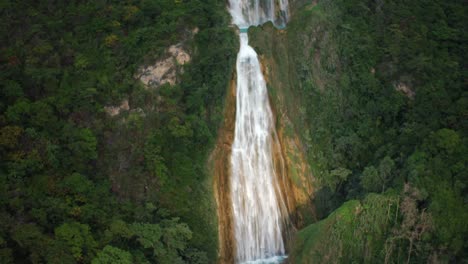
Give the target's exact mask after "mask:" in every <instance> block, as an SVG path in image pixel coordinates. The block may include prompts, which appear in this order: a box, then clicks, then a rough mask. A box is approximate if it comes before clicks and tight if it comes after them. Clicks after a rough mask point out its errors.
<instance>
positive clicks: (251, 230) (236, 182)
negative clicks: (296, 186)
mask: <svg viewBox="0 0 468 264" xmlns="http://www.w3.org/2000/svg"><path fill="white" fill-rule="evenodd" d="M229 3H230V13H231V15H232V17H233V22H234V23H235V24H236V25H237V26H238V27H239V28H240V32H241V33H240V50H239V53H238V55H237V65H236V67H237V97H236V98H237V101H236V123H235V136H234V142H233V146H232V156H231V165H232V174H231V182H230V183H231V199H232V208H233V218H234V219H233V222H234V238H235V246H236V254H235V256H236V257H235V258H236V262H237V263H280V262H281V261H282V259H284V254H285V250H284V242H283V237H282V231H283V230H282V229H283V223H284V218H285V217H287V216H285V215H284V214H285V213H284V209H283V210H282V208H285V205H284V202H283V198H282V195H281V191H280V189H279V186H278V183H277V176H276V171H275V166H274V161H273V151H272V149H273V146H275V145H279V144H278V139H277V137H276V134H275V130H274V129H275V128H274V122H273V115H272V112H271V109H270V105H269V102H268V94H267V89H266V84H265V80H264V77H263V75H262V72H261V69H260V63H259V61H258V58H257V54H256V52H255V51H254V49H253V48H252V47H250V46H249V44H248V35H247V33H246V31H247V30H246V29H247V28H248V27H249V26H252V25H260V24H262V23H265V22H267V21H273V22H274V23H275V25H277V26H284V25H285V23H286V20H287V12H288V2H287V1H286V0H278V1H274V0H230V1H229ZM278 8H279V10H277V9H278Z"/></svg>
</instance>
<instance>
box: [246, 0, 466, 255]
mask: <svg viewBox="0 0 468 264" xmlns="http://www.w3.org/2000/svg"><path fill="white" fill-rule="evenodd" d="M312 2H313V1H298V2H297V3H296V5H297V6H298V7H297V8H296V9H295V10H293V12H294V15H293V17H292V20H291V21H290V23H289V24H288V27H287V29H286V30H285V31H278V30H276V29H274V28H273V27H272V26H271V25H265V26H263V27H259V28H256V29H254V30H251V32H250V33H251V35H252V36H251V43H252V45H253V46H254V47H255V48H256V50H257V51H258V52H259V54H260V56H263V57H264V59H265V60H266V61H267V62H268V63H271V64H272V65H273V66H271V67H270V68H269V69H267V71H268V70H270V71H271V73H270V75H271V76H279V77H277V79H280V80H276V79H275V80H273V81H270V83H269V85H270V88H271V92H272V97H273V98H278V97H279V99H274V100H276V101H275V103H278V104H283V105H285V108H286V109H287V112H284V114H286V115H288V116H289V117H290V118H291V120H292V124H293V125H292V127H291V129H294V130H295V131H296V133H297V134H299V135H301V137H302V142H303V144H304V148H305V151H306V152H307V154H308V157H309V163H310V165H311V166H312V170H313V174H314V177H315V178H316V180H317V182H316V184H318V185H317V186H315V187H317V188H318V190H316V192H315V196H314V197H313V198H314V201H313V203H314V204H315V207H316V210H317V215H318V217H319V219H323V218H325V217H327V216H328V218H326V219H327V220H324V222H319V223H317V224H314V225H313V226H311V227H309V228H307V229H305V230H304V231H301V232H300V233H299V235H298V246H297V250H295V251H293V252H294V253H293V255H297V256H298V258H297V260H298V261H299V262H300V261H302V263H308V262H307V261H308V260H310V259H312V260H313V261H314V262H315V261H317V262H318V263H327V262H340V263H352V262H353V261H354V262H357V263H363V262H368V263H382V262H385V261H387V262H410V263H411V262H414V263H420V262H426V261H433V262H437V261H441V262H449V261H460V260H462V259H466V258H467V257H468V256H467V255H466V254H467V252H468V243H467V242H466V241H467V240H466V237H468V224H467V222H466V220H465V219H467V217H468V205H467V197H468V196H467V195H468V189H467V187H468V186H467V185H466V183H467V182H468V174H467V173H466V171H467V168H466V164H468V148H467V145H468V144H467V140H468V137H467V123H466V109H467V108H468V101H467V94H466V79H467V72H466V66H467V65H466V61H467V59H468V58H467V49H468V45H467V44H466V43H468V42H467V41H468V35H467V32H468V31H467V24H466V23H465V22H464V21H466V18H467V6H466V4H464V3H463V1H425V0H417V1H399V0H384V1H365V0H351V1H348V0H347V1H327V0H323V1H318V3H316V1H315V3H312ZM268 63H267V64H268ZM266 67H269V66H266ZM273 78H275V77H273ZM278 95H279V96H278ZM277 108H279V107H277ZM405 186H406V187H405ZM405 188H406V189H405ZM408 190H412V191H411V193H414V195H413V196H411V197H413V198H412V199H414V200H415V201H416V202H415V203H414V206H415V208H413V207H411V206H410V205H405V197H407V196H408V195H409V194H407V193H408V192H410V191H408ZM375 193H377V194H378V195H376V194H375ZM370 199H371V200H376V199H377V200H379V203H378V204H380V203H381V204H383V205H382V206H380V205H379V206H377V205H376V204H374V203H373V202H372V203H371V202H370ZM347 200H360V201H361V202H359V204H360V206H361V207H362V208H363V209H362V210H359V211H358V212H355V213H353V214H349V215H350V216H349V219H352V221H350V222H349V221H348V222H347V221H339V220H336V218H335V216H334V215H340V211H341V210H346V208H347V207H349V203H346V204H345V205H343V207H340V205H342V204H343V202H345V201H347ZM409 204H411V203H409ZM338 207H340V209H339V210H338V212H336V213H334V214H332V215H331V216H329V214H330V213H331V212H333V211H334V210H335V209H336V208H338ZM410 207H411V208H410ZM384 208H387V209H388V210H383V209H384ZM380 209H382V210H380ZM405 210H406V211H405ZM387 214H390V215H392V214H396V216H394V217H387ZM370 215H375V216H370ZM423 215H424V216H423ZM422 218H423V219H422ZM332 219H335V220H332ZM421 223H424V224H421ZM420 224H421V225H420ZM423 226H424V228H423ZM405 228H407V229H405ZM398 230H400V233H399V231H398ZM405 230H407V232H406V231H405ZM404 232H406V233H404ZM349 234H354V235H356V236H358V237H361V238H363V239H356V238H353V236H351V235H349ZM310 240H314V241H310ZM326 245H328V246H326ZM339 245H341V246H339ZM324 249H326V250H325V251H323V250H324ZM327 250H329V251H327ZM320 254H322V255H320ZM306 256H307V257H306Z"/></svg>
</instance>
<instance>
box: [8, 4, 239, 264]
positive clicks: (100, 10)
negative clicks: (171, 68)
mask: <svg viewBox="0 0 468 264" xmlns="http://www.w3.org/2000/svg"><path fill="white" fill-rule="evenodd" d="M0 6H1V7H0V13H1V18H0V20H1V24H2V27H1V29H0V35H1V40H2V43H1V44H0V46H1V54H0V60H1V61H0V63H1V65H0V67H1V70H0V79H1V102H0V113H1V114H0V156H1V163H0V188H1V191H0V196H1V197H0V223H1V225H0V262H1V263H13V262H14V263H90V262H92V263H184V262H189V263H207V262H214V260H215V259H216V249H217V230H216V219H215V217H216V211H215V206H214V203H213V198H212V195H211V184H210V182H207V181H209V179H208V178H207V177H206V174H207V173H206V171H205V166H204V163H205V162H206V157H207V155H208V151H209V149H210V147H211V146H212V145H213V141H214V139H215V134H216V133H215V132H216V130H217V127H218V125H219V123H220V121H221V120H222V110H221V109H222V108H223V100H224V99H223V98H224V93H225V91H226V88H227V83H228V80H229V79H230V75H231V72H232V67H233V65H234V60H235V56H236V49H237V45H238V44H237V39H236V37H235V34H234V32H233V31H232V30H231V29H230V28H229V27H228V24H229V21H230V17H229V16H228V14H227V11H226V10H225V3H224V2H223V1H217V0H203V1H201V0H200V1H199V0H191V1H184V0H180V1H174V0H128V1H117V0H102V1H101V0H99V1H1V4H0ZM194 28H197V29H198V30H199V31H198V33H197V34H196V36H195V37H194V38H193V39H190V40H187V41H185V42H184V43H185V44H184V45H185V46H186V49H188V50H190V51H191V53H192V57H193V59H192V61H191V63H190V64H189V65H186V66H184V72H185V74H184V75H183V76H182V77H181V78H182V79H183V81H182V82H181V84H180V85H174V86H169V85H165V86H163V87H161V88H160V89H157V90H154V89H145V88H144V87H143V85H142V84H141V83H140V81H139V80H137V79H136V78H135V77H134V74H135V72H136V70H137V68H138V66H139V65H142V64H145V63H151V62H154V60H155V59H156V58H158V57H160V56H162V55H163V53H164V51H165V49H166V48H167V47H168V46H170V45H173V44H176V43H178V42H181V41H182V40H184V39H186V35H187V32H191V31H192V30H193V29H194ZM219 43H223V45H219ZM122 99H128V100H129V104H130V108H131V109H130V111H123V113H121V114H120V115H119V116H117V117H110V116H109V115H107V114H106V113H105V111H104V106H108V105H118V104H119V103H120V101H121V100H122Z"/></svg>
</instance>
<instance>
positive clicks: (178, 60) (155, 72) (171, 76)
mask: <svg viewBox="0 0 468 264" xmlns="http://www.w3.org/2000/svg"><path fill="white" fill-rule="evenodd" d="M190 60H191V57H190V55H189V54H188V52H187V51H185V50H184V49H183V47H182V44H180V43H179V44H177V45H172V46H170V47H169V48H168V49H167V57H166V58H164V59H161V60H158V61H156V62H155V63H154V64H152V65H148V66H142V67H140V69H138V72H137V75H136V77H137V78H138V79H140V80H141V82H143V83H144V84H145V86H146V87H147V88H157V87H159V86H161V85H163V84H166V83H168V84H170V85H174V84H176V83H177V81H178V79H177V77H178V73H182V72H183V68H182V67H181V66H182V65H184V64H186V63H188V62H190Z"/></svg>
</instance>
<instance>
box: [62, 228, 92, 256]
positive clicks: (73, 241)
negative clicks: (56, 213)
mask: <svg viewBox="0 0 468 264" xmlns="http://www.w3.org/2000/svg"><path fill="white" fill-rule="evenodd" d="M55 237H56V239H58V240H60V241H63V242H64V243H65V244H66V245H67V246H68V248H69V249H70V251H71V253H72V255H73V257H74V258H75V259H76V260H77V261H82V260H84V259H89V258H90V257H92V256H93V255H94V252H95V250H96V246H97V243H96V241H94V238H93V236H92V235H91V229H90V227H89V226H88V225H87V224H81V223H78V222H70V223H64V224H62V225H61V226H59V227H57V228H55Z"/></svg>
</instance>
